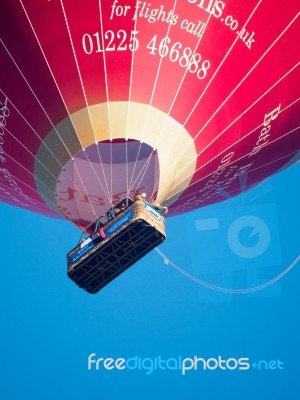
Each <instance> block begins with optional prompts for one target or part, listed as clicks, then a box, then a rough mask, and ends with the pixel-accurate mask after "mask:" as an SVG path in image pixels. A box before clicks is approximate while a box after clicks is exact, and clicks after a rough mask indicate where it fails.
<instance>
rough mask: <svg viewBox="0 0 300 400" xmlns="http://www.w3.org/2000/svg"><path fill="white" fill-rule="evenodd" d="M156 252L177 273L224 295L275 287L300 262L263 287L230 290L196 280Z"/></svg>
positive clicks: (299, 257)
mask: <svg viewBox="0 0 300 400" xmlns="http://www.w3.org/2000/svg"><path fill="white" fill-rule="evenodd" d="M155 250H156V252H157V253H158V254H159V255H160V256H161V257H162V258H163V260H164V264H166V265H170V266H171V267H172V268H174V269H175V270H176V271H178V272H179V273H180V274H182V275H184V276H185V277H186V278H188V279H190V280H192V281H193V282H195V283H197V284H198V285H201V286H205V287H207V288H209V289H212V290H215V291H217V292H222V293H231V294H246V293H252V292H257V291H259V290H262V289H265V288H267V287H268V286H271V285H273V284H274V283H276V282H278V281H279V280H280V279H281V278H283V277H284V276H285V275H286V274H287V273H288V272H289V271H290V270H291V269H292V268H294V267H295V266H296V265H297V264H298V262H299V260H300V255H298V256H297V257H296V259H295V260H294V261H293V262H292V263H291V264H290V265H289V266H288V267H287V268H286V269H285V270H284V271H282V272H281V273H280V274H279V275H277V276H276V277H275V278H273V279H271V280H270V281H268V282H265V283H263V284H261V285H258V286H254V287H251V288H245V289H229V288H224V287H221V286H216V285H212V284H210V283H207V282H205V281H203V280H201V279H199V278H196V277H195V276H194V275H191V274H190V273H188V272H187V271H185V270H183V269H182V268H180V267H178V265H176V264H175V263H174V262H173V261H171V260H170V259H169V258H168V257H167V256H165V255H164V253H163V252H162V251H161V250H159V249H157V248H156V249H155Z"/></svg>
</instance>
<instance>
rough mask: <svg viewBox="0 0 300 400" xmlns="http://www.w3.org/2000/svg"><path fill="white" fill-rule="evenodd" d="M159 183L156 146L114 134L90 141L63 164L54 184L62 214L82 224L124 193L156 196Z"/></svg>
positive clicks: (95, 216)
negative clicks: (115, 137)
mask: <svg viewBox="0 0 300 400" xmlns="http://www.w3.org/2000/svg"><path fill="white" fill-rule="evenodd" d="M158 186H159V161H158V155H157V150H154V149H153V147H151V146H150V145H148V144H146V143H141V142H140V141H139V140H134V139H129V140H126V139H124V138H120V139H119V138H117V139H113V140H104V141H101V142H98V143H94V144H92V145H90V146H88V147H87V148H85V149H82V150H80V151H79V152H78V153H76V154H75V155H74V156H73V158H72V159H70V160H68V161H67V162H66V164H65V165H64V166H63V168H62V170H61V172H60V174H59V177H58V182H57V185H56V190H55V196H56V203H57V206H58V208H59V210H60V211H61V212H62V214H64V215H65V217H66V218H67V219H70V220H72V221H73V222H74V223H75V224H76V225H78V226H85V225H86V224H89V223H90V222H91V221H93V220H94V219H95V218H97V217H99V216H100V215H102V214H103V213H104V212H106V211H107V210H108V209H109V208H110V207H111V206H112V205H114V204H116V203H117V202H119V201H120V200H121V199H122V198H123V197H125V196H126V195H128V196H129V197H131V198H134V197H135V196H137V195H138V194H140V193H143V192H144V193H147V200H148V201H153V200H154V199H155V198H156V195H157V192H158Z"/></svg>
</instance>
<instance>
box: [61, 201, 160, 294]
mask: <svg viewBox="0 0 300 400" xmlns="http://www.w3.org/2000/svg"><path fill="white" fill-rule="evenodd" d="M104 232H105V234H106V238H105V239H102V238H101V237H100V235H99V233H98V232H96V233H94V234H93V235H91V236H90V237H89V240H88V241H86V244H85V245H84V246H82V244H79V245H78V246H76V247H75V248H74V249H73V250H72V251H71V252H70V253H68V255H67V258H68V272H67V273H68V277H69V278H70V279H72V280H73V281H74V282H75V283H76V284H77V285H78V286H79V287H80V288H82V289H84V290H85V291H87V292H88V293H97V292H99V290H101V289H102V288H103V287H104V286H106V285H107V284H108V283H109V282H111V281H112V280H114V279H115V278H117V277H118V276H119V275H120V274H121V273H122V272H124V271H125V270H126V269H128V268H129V267H130V266H132V265H133V264H134V263H136V262H137V261H138V260H140V259H141V258H142V257H144V256H145V255H146V254H147V253H149V252H150V251H151V250H153V249H154V248H155V247H156V246H158V245H159V244H160V243H162V242H163V241H164V240H165V238H166V232H165V218H164V217H163V216H162V215H161V214H160V213H159V212H158V211H157V210H155V208H153V207H152V206H151V205H150V204H148V203H147V202H145V201H144V200H135V201H134V202H133V204H132V205H131V206H129V207H128V208H126V209H125V210H124V211H123V212H121V213H119V214H118V215H117V217H115V218H114V219H112V220H111V221H109V222H108V223H107V224H105V226H104Z"/></svg>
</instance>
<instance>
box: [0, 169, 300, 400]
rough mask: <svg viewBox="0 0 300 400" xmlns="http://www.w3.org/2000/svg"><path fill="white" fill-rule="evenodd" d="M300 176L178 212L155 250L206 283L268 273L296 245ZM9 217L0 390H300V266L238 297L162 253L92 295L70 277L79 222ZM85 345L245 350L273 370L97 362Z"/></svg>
mask: <svg viewBox="0 0 300 400" xmlns="http://www.w3.org/2000/svg"><path fill="white" fill-rule="evenodd" d="M299 172H300V165H298V166H294V167H292V168H290V169H289V170H286V171H284V172H281V173H280V174H277V175H275V176H273V177H272V178H270V179H269V180H267V181H266V182H265V183H264V184H262V185H260V186H258V187H257V188H255V189H253V190H252V191H250V192H248V193H246V194H244V195H242V196H239V197H238V198H236V199H231V200H229V201H226V202H223V203H219V204H216V205H213V206H210V207H206V208H204V209H199V210H197V211H195V212H192V213H189V214H186V215H183V216H180V217H176V218H170V219H169V220H168V221H167V229H168V237H167V241H166V243H164V244H163V245H162V246H161V247H160V248H161V250H162V251H163V252H164V254H165V255H166V256H167V257H168V258H169V259H170V260H172V262H174V263H176V264H177V265H178V266H180V267H181V268H183V269H184V270H186V271H188V272H189V273H191V274H193V275H195V276H197V277H198V278H200V279H203V280H205V281H207V282H209V283H211V284H215V285H219V286H224V287H231V288H235V289H238V288H244V287H251V286H256V285H258V284H261V283H264V282H266V281H268V280H270V279H272V278H273V277H274V276H276V275H278V274H279V273H280V272H282V271H283V270H284V269H285V268H286V267H287V266H288V265H289V264H290V263H291V262H292V261H293V260H295V259H296V257H297V256H298V254H299V234H298V231H299V197H300V189H299ZM1 217H2V224H1V227H2V233H1V251H2V257H1V271H2V275H1V281H0V293H1V305H2V306H1V310H2V312H1V342H0V346H1V374H0V382H1V383H0V397H1V398H3V399H7V400H19V399H31V400H35V399H39V400H41V399H42V400H48V399H54V398H56V399H74V400H75V399H76V400H77V399H87V398H93V399H108V398H109V399H119V398H123V399H146V400H148V399H158V400H160V399H188V398H197V399H208V398H209V399H218V398H225V399H233V400H234V399H238V398H243V399H245V400H247V399H252V398H256V399H259V400H260V399H276V400H277V399H278V400H279V399H280V400H281V399H283V398H284V399H296V398H299V397H300V383H299V378H298V375H299V366H298V357H299V355H300V345H299V334H300V323H299V282H300V265H299V264H298V265H296V266H295V267H294V268H293V269H292V270H291V271H290V272H289V274H288V275H286V276H285V277H284V278H283V279H282V280H281V281H280V282H279V283H276V284H275V285H273V286H272V287H269V288H267V289H265V290H263V291H261V292H257V293H253V294H247V295H232V294H224V293H217V292H214V291H212V290H210V289H207V288H204V287H201V286H199V285H197V284H196V283H195V282H192V281H191V280H189V279H187V278H186V277H184V276H182V275H181V274H179V273H178V272H177V271H175V270H174V269H173V268H172V267H171V266H170V265H166V264H164V262H163V259H162V258H161V257H160V256H159V255H158V254H157V253H156V252H155V251H154V252H151V253H150V254H149V255H147V256H146V257H145V258H144V259H143V260H141V261H140V262H138V263H137V264H136V265H134V266H133V267H132V268H130V269H129V270H128V271H127V272H126V273H124V274H123V275H121V276H120V277H119V278H118V279H116V280H115V281H114V282H112V283H111V284H110V285H109V286H107V287H106V288H105V289H103V291H101V292H100V293H98V294H97V295H89V294H87V293H85V292H84V291H82V290H80V289H78V288H77V287H76V285H75V284H74V283H73V282H72V281H71V280H69V279H68V278H67V277H66V253H67V252H68V251H69V250H70V249H71V248H72V247H74V246H75V245H76V243H77V241H78V239H79V236H80V232H79V231H78V230H76V229H75V228H74V227H72V226H71V225H70V224H68V223H67V222H65V221H60V220H54V219H50V218H46V217H43V216H39V215H35V214H33V213H31V212H27V211H24V210H21V209H18V208H14V207H11V206H8V205H5V204H2V205H1ZM255 226H256V228H257V230H256V229H255ZM236 232H238V234H237V233H236ZM249 249H250V250H249ZM91 353H96V355H97V358H98V357H103V358H107V357H111V358H114V359H116V358H120V357H123V358H125V359H129V358H134V357H138V358H140V359H144V358H150V359H151V360H153V359H155V358H157V357H159V356H160V357H161V358H163V359H165V360H167V359H170V358H172V359H178V357H180V356H181V357H182V358H186V357H190V358H193V357H194V356H198V357H203V358H205V359H209V358H217V357H218V356H221V357H222V358H223V359H229V358H236V359H239V358H240V357H247V358H249V360H250V362H251V364H252V363H254V362H256V363H258V362H259V361H262V360H265V361H266V362H268V366H269V365H270V364H269V362H270V361H272V360H273V361H274V363H273V364H272V365H273V366H274V365H275V366H276V369H270V368H268V369H267V370H266V369H265V368H261V369H260V370H258V368H254V367H251V368H250V369H249V370H247V371H241V370H234V371H233V370H225V371H223V370H220V369H217V370H206V371H203V370H197V371H196V370H191V371H187V373H186V375H185V376H183V375H182V373H181V371H180V370H154V371H153V372H152V373H151V374H150V373H148V374H147V373H146V372H147V371H146V370H145V369H144V370H139V369H136V370H130V369H126V370H123V371H118V370H111V371H109V370H104V369H103V368H102V369H100V370H98V371H96V370H91V371H89V370H88V368H87V359H88V356H89V355H90V354H91ZM148 362H150V361H148ZM278 362H281V363H283V364H278ZM260 365H262V366H263V365H266V364H263V363H261V364H260ZM278 365H283V369H280V368H278Z"/></svg>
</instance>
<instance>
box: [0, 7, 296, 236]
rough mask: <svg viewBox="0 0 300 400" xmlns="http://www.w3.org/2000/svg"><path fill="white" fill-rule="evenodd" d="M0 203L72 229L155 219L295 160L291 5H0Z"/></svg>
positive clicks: (226, 193) (219, 196)
mask: <svg viewBox="0 0 300 400" xmlns="http://www.w3.org/2000/svg"><path fill="white" fill-rule="evenodd" d="M0 15H1V17H0V19H1V25H0V63H1V74H0V200H1V201H3V202H6V203H9V204H13V205H16V206H19V207H23V208H25V209H30V210H32V211H35V212H37V213H41V214H44V215H49V216H51V217H56V218H66V219H68V220H69V221H71V222H72V223H74V224H75V225H76V226H78V227H79V228H81V229H85V228H86V227H87V226H88V225H89V224H90V223H91V222H92V221H94V220H95V219H96V218H98V217H99V216H100V215H102V214H103V213H104V212H106V211H107V210H108V209H109V208H110V207H112V206H113V205H115V204H116V203H118V202H119V201H120V200H121V199H122V198H124V197H126V196H129V197H130V198H135V197H136V196H137V195H138V194H140V193H142V192H146V193H147V200H148V202H149V203H150V204H152V203H153V202H154V201H157V202H159V203H161V204H163V205H165V206H168V208H169V215H176V214H180V213H184V212H187V211H190V210H193V209H196V208H199V207H202V206H206V205H209V204H212V203H214V202H218V201H221V200H223V199H224V198H227V197H231V196H234V195H236V194H239V193H240V192H241V191H243V190H246V189H247V188H251V187H253V186H254V185H256V184H258V183H259V182H261V181H262V180H264V179H266V178H267V177H268V176H270V175H271V174H273V173H275V172H276V171H279V170H280V169H282V168H285V167H286V166H288V165H291V164H293V163H294V162H296V161H297V159H298V158H299V157H298V155H299V148H300V140H299V122H300V112H299V102H298V100H299V96H298V94H299V90H298V88H299V81H300V73H299V68H298V67H299V43H298V38H299V35H300V28H299V19H298V17H299V2H298V0H290V1H289V3H288V5H287V4H284V3H282V2H275V3H274V1H272V0H264V1H262V0H249V1H247V2H244V1H242V0H235V1H232V0H165V1H163V2H162V1H159V0H152V1H139V0H137V1H136V0H109V1H104V0H87V1H85V2H80V3H79V2H74V1H71V0H60V1H59V0H49V1H46V0H45V1H39V2H37V1H31V0H20V1H18V0H13V1H11V0H9V1H8V0H4V1H2V3H1V14H0Z"/></svg>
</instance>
